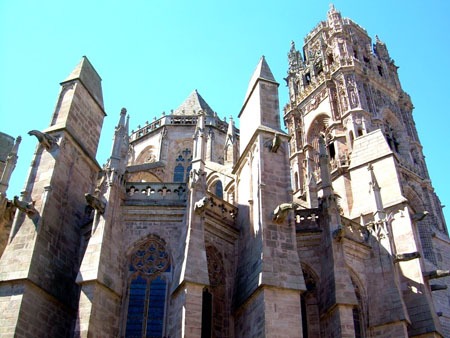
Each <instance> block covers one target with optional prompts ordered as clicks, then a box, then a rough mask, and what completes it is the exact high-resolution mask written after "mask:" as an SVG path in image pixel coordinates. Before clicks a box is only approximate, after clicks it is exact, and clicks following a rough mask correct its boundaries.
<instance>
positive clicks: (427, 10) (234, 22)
mask: <svg viewBox="0 0 450 338" xmlns="http://www.w3.org/2000/svg"><path fill="white" fill-rule="evenodd" d="M329 3H330V1H328V0H327V1H301V0H286V1H264V0H261V1H244V0H229V1H213V0H210V1H196V0H191V1H186V0H184V1H182V0H174V1H152V0H131V1H113V0H108V1H103V0H96V1H93V0H90V1H84V0H83V1H31V0H30V1H25V0H0V46H1V53H0V76H1V78H0V131H3V132H6V133H8V134H10V135H13V136H17V135H21V136H22V138H23V141H22V144H21V147H20V153H19V156H20V158H19V162H18V166H17V168H16V170H15V172H14V175H13V178H12V182H11V185H10V188H9V190H8V196H9V197H10V198H11V197H12V196H14V195H19V194H20V191H21V190H22V188H23V185H24V182H25V178H26V175H27V171H28V168H29V165H30V161H31V158H32V154H33V152H34V149H35V146H36V140H35V138H33V137H31V136H28V135H27V132H28V131H29V130H32V129H38V130H43V129H45V128H46V127H48V125H49V123H50V118H51V114H52V113H53V109H54V106H55V103H56V98H57V95H58V93H59V89H60V87H59V82H60V81H62V80H64V79H65V77H66V76H67V75H68V74H69V73H70V72H71V71H72V69H73V68H74V67H75V65H76V64H77V63H78V62H79V60H80V59H81V57H82V56H83V55H86V56H87V57H88V58H89V60H90V61H91V63H92V64H93V65H94V67H95V68H96V70H97V71H98V73H99V74H100V76H101V77H102V79H103V95H104V100H105V109H106V112H107V114H108V116H107V117H106V119H105V122H104V127H103V134H102V138H101V141H100V147H99V150H98V154H97V160H98V162H99V163H100V164H103V163H104V162H105V161H106V159H107V158H108V156H109V153H110V147H111V139H112V134H113V130H114V125H115V124H116V123H117V121H118V117H119V112H120V109H121V108H122V107H126V108H127V110H128V112H129V114H130V115H131V127H132V128H135V127H136V126H137V125H138V124H144V123H145V121H147V120H152V119H153V117H155V116H160V114H161V113H162V112H163V111H166V112H169V111H170V109H175V108H176V107H177V106H178V105H179V104H180V103H182V102H183V100H184V99H185V98H186V97H187V96H188V95H189V93H190V92H191V91H192V90H194V89H197V90H198V91H199V93H200V94H201V95H202V96H203V97H204V99H205V100H206V101H207V102H208V103H209V104H210V106H211V107H212V108H213V109H214V110H215V111H217V113H218V114H219V116H221V117H225V116H226V117H228V116H230V115H233V116H234V117H236V116H237V114H238V112H239V110H240V108H241V104H242V101H243V99H244V95H245V92H246V88H247V84H248V81H249V79H250V76H251V74H252V72H253V70H254V68H255V66H256V64H257V62H258V60H259V58H260V57H261V55H265V56H266V60H267V61H268V63H269V66H270V67H271V69H272V72H273V73H274V76H275V78H276V79H277V80H278V82H280V84H281V85H280V103H281V106H284V104H285V103H286V102H287V90H286V88H285V86H284V81H283V77H285V76H286V70H287V57H286V55H287V52H288V51H289V48H290V41H291V40H294V41H295V42H296V45H297V47H298V48H301V46H302V45H303V37H304V36H305V35H306V34H307V33H308V32H309V31H310V30H311V29H312V28H313V27H314V26H315V25H316V24H317V23H318V22H319V21H321V20H325V19H326V13H327V11H328V9H329ZM334 4H335V7H336V8H337V9H338V10H340V11H341V13H342V15H343V16H344V17H349V18H351V19H352V20H353V21H355V22H357V23H358V24H359V25H361V26H362V27H364V28H365V29H366V30H367V31H368V33H369V35H370V36H371V37H372V38H373V39H374V38H375V35H378V36H379V37H380V39H381V40H382V41H384V42H385V43H386V44H387V47H388V49H389V51H390V54H391V57H392V58H393V59H394V60H395V62H396V64H397V66H399V67H400V69H399V74H400V80H401V83H402V86H403V88H404V90H405V91H406V92H407V93H409V94H410V95H411V98H412V101H413V104H414V106H415V110H414V117H415V121H416V126H417V129H418V132H419V136H420V139H421V142H422V145H423V147H424V153H425V155H426V160H427V164H428V168H429V172H430V175H431V179H432V182H433V185H434V187H435V189H436V191H437V193H438V195H439V196H440V198H441V202H442V204H444V205H447V207H446V208H445V209H444V211H445V213H446V218H447V222H450V191H449V190H450V189H449V188H450V184H449V176H448V175H447V174H448V173H449V172H450V164H449V163H450V140H449V135H450V132H449V126H450V112H449V110H450V108H449V106H448V104H447V102H448V100H447V99H448V97H449V96H450V93H449V92H450V91H449V89H450V85H449V79H450V1H447V0H440V1H438V0H429V1H423V0H422V1H418V0H409V1H406V0H405V1H402V0H379V1H334Z"/></svg>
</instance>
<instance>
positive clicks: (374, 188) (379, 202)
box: [367, 164, 385, 221]
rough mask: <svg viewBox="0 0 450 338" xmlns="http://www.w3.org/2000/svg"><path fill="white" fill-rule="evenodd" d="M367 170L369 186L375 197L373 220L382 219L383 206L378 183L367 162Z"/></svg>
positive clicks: (371, 167) (383, 213)
mask: <svg viewBox="0 0 450 338" xmlns="http://www.w3.org/2000/svg"><path fill="white" fill-rule="evenodd" d="M367 170H368V171H369V172H370V182H369V184H370V186H371V188H372V191H373V197H374V198H375V208H376V211H375V212H374V218H375V221H379V220H384V217H385V212H384V207H383V201H382V199H381V188H380V185H379V184H378V181H377V178H376V177H375V173H374V172H373V165H372V164H369V165H368V167H367Z"/></svg>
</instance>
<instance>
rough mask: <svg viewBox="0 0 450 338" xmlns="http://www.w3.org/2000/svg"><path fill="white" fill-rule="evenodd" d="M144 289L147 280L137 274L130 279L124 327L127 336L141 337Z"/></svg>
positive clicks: (145, 289)
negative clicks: (125, 325) (134, 277)
mask: <svg viewBox="0 0 450 338" xmlns="http://www.w3.org/2000/svg"><path fill="white" fill-rule="evenodd" d="M146 291H147V280H145V279H144V278H142V277H140V276H138V277H137V278H136V279H134V280H132V281H131V284H130V296H129V301H128V317H127V327H126V336H127V337H142V322H143V320H144V310H145V298H146V297H145V294H146Z"/></svg>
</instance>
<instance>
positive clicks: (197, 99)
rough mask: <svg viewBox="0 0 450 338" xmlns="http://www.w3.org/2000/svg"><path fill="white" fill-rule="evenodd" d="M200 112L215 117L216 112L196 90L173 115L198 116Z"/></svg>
mask: <svg viewBox="0 0 450 338" xmlns="http://www.w3.org/2000/svg"><path fill="white" fill-rule="evenodd" d="M200 110H203V112H204V113H205V114H206V116H214V115H215V114H214V111H213V110H212V109H211V107H210V106H209V105H208V103H206V101H205V100H204V99H203V97H202V96H201V95H200V94H199V93H198V91H197V89H196V90H194V91H193V92H192V93H191V94H190V95H189V96H188V97H187V99H186V100H184V102H183V103H182V104H181V105H180V106H179V107H178V108H177V109H175V110H174V111H173V113H172V115H197V114H198V112H199V111H200Z"/></svg>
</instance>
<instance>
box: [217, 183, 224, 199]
mask: <svg viewBox="0 0 450 338" xmlns="http://www.w3.org/2000/svg"><path fill="white" fill-rule="evenodd" d="M215 195H216V196H217V197H219V198H222V199H223V186H222V181H217V183H216V191H215Z"/></svg>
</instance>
